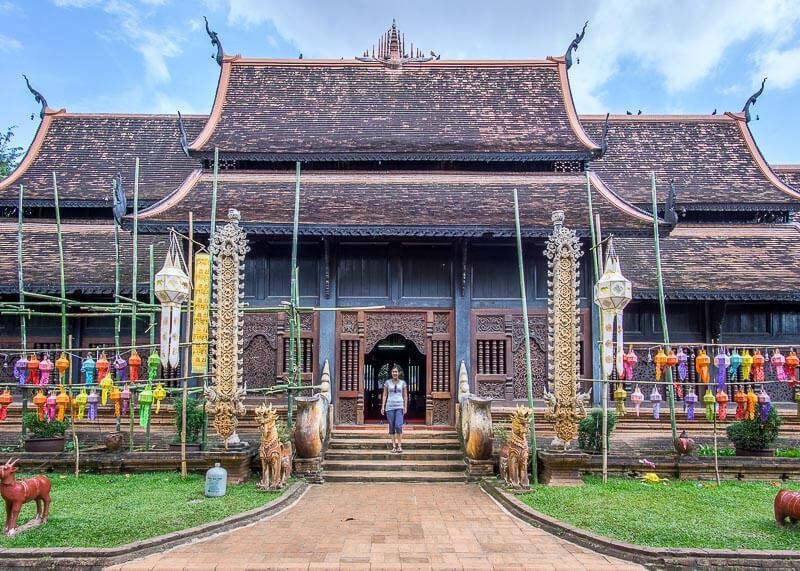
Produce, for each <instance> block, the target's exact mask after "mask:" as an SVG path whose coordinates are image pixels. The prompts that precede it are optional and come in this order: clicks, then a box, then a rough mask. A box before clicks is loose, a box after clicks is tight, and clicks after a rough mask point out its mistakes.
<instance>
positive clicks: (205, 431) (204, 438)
mask: <svg viewBox="0 0 800 571" xmlns="http://www.w3.org/2000/svg"><path fill="white" fill-rule="evenodd" d="M218 179H219V148H218V147H214V176H213V178H212V179H211V226H210V228H209V231H210V232H211V233H210V235H209V237H208V239H209V245H210V242H211V240H213V239H214V234H215V233H216V231H217V184H218ZM210 250H211V249H210V248H209V256H208V262H209V268H210V269H211V275H212V276H213V275H214V254H213V253H212V252H211V251H210ZM209 289H210V292H209V293H211V294H213V292H214V280H213V279H211V280H210V283H209ZM211 299H213V297H212V298H211ZM209 309H210V310H211V311H214V306H213V304H212V305H211V307H210V308H209ZM208 350H209V352H210V351H211V345H210V343H209V347H208ZM207 385H208V359H206V374H205V375H203V388H204V389H205V388H206V387H207ZM206 404H207V402H206V398H205V390H204V391H203V436H202V438H201V440H200V449H201V450H204V451H205V450H206V449H207V448H208V410H207V409H206Z"/></svg>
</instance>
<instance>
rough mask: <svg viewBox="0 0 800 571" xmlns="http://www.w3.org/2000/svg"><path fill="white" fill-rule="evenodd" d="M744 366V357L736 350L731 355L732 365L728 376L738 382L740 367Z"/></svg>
mask: <svg viewBox="0 0 800 571" xmlns="http://www.w3.org/2000/svg"><path fill="white" fill-rule="evenodd" d="M741 365H742V356H741V355H739V352H738V351H737V350H736V349H734V350H733V352H732V353H731V364H730V366H729V367H728V375H730V378H731V379H732V380H734V381H735V380H736V374H737V373H738V372H739V367H741Z"/></svg>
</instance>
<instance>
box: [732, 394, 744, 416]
mask: <svg viewBox="0 0 800 571" xmlns="http://www.w3.org/2000/svg"><path fill="white" fill-rule="evenodd" d="M733 401H734V402H735V403H736V420H744V408H745V405H747V393H745V392H744V389H743V388H742V387H739V390H738V391H736V393H735V394H734V395H733Z"/></svg>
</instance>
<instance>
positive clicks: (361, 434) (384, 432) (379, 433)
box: [332, 426, 458, 440]
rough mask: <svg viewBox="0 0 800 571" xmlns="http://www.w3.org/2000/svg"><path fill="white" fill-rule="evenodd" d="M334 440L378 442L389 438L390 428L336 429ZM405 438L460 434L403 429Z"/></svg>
mask: <svg viewBox="0 0 800 571" xmlns="http://www.w3.org/2000/svg"><path fill="white" fill-rule="evenodd" d="M332 437H333V438H338V439H342V440H344V439H354V440H366V439H370V438H374V439H377V440H380V439H386V438H388V437H389V431H388V428H387V427H385V426H383V427H380V428H377V429H373V428H370V429H368V430H342V429H339V428H336V429H334V430H333V432H332ZM403 438H404V439H405V438H428V439H443V440H447V439H453V438H455V439H458V433H457V432H456V431H455V430H446V431H445V430H419V429H417V430H407V429H406V427H404V428H403Z"/></svg>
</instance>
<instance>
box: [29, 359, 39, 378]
mask: <svg viewBox="0 0 800 571" xmlns="http://www.w3.org/2000/svg"><path fill="white" fill-rule="evenodd" d="M28 382H29V383H30V384H32V385H38V384H39V359H38V358H37V357H36V353H34V354H33V355H31V356H30V357H29V358H28Z"/></svg>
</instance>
